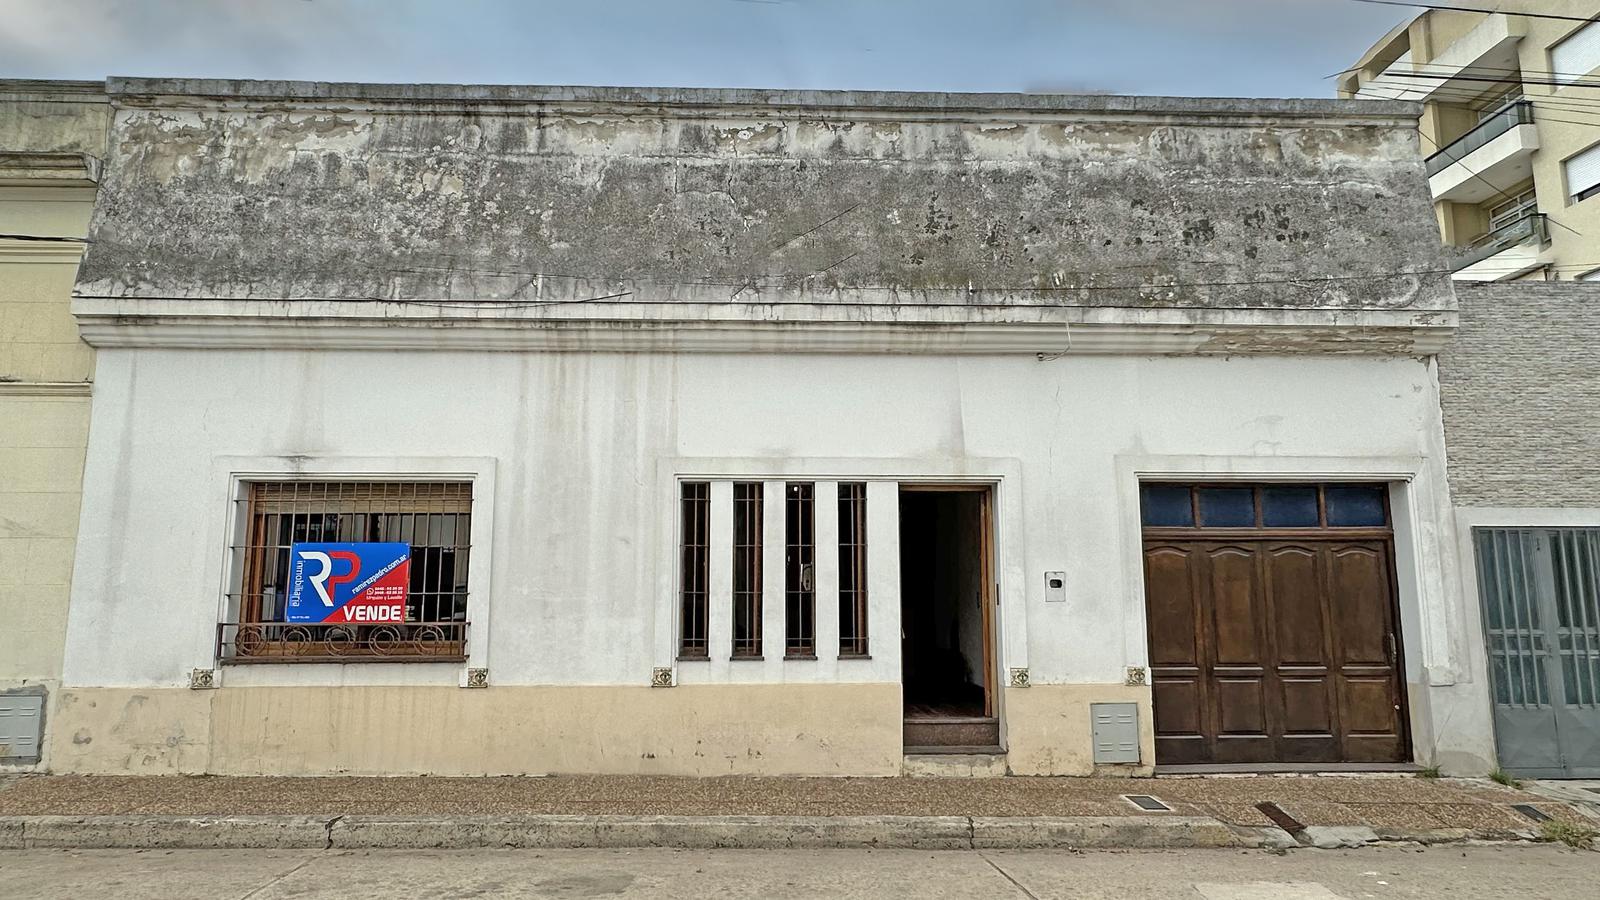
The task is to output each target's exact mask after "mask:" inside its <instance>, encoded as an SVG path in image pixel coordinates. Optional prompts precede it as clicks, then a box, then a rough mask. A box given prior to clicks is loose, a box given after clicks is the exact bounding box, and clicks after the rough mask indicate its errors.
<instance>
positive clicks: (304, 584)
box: [283, 543, 411, 624]
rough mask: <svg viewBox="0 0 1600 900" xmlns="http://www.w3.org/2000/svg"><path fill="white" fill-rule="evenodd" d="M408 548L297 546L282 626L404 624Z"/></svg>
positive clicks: (292, 553)
mask: <svg viewBox="0 0 1600 900" xmlns="http://www.w3.org/2000/svg"><path fill="white" fill-rule="evenodd" d="M410 583H411V545H410V544H400V543H382V544H379V543H373V544H353V543H328V544H295V545H294V546H293V547H291V548H290V550H289V603H288V606H287V607H286V608H285V609H284V615H283V618H284V621H285V622H305V623H322V624H331V623H335V622H338V623H345V622H355V623H372V622H403V621H405V618H406V588H407V586H408V585H409V584H410Z"/></svg>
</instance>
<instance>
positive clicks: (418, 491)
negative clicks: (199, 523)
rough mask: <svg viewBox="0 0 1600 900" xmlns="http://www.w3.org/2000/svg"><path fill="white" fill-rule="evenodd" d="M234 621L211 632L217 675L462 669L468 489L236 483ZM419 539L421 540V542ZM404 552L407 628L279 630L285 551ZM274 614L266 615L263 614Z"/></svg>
mask: <svg viewBox="0 0 1600 900" xmlns="http://www.w3.org/2000/svg"><path fill="white" fill-rule="evenodd" d="M234 502H235V503H236V504H237V505H236V509H237V510H238V511H239V512H238V527H237V531H236V541H235V543H234V544H233V546H231V547H230V548H229V553H230V556H231V557H232V559H233V568H234V570H235V571H236V572H237V573H238V574H237V577H236V578H235V579H233V580H232V581H231V582H230V584H229V591H228V598H227V599H228V609H229V611H230V612H231V615H230V616H229V617H228V618H231V619H232V620H233V621H223V622H219V623H218V626H217V646H216V658H217V659H218V661H220V662H222V663H224V664H230V665H236V664H249V663H327V662H441V661H465V660H466V658H467V646H466V645H467V630H468V618H467V615H468V609H469V604H468V601H469V599H470V585H469V582H468V578H469V572H470V563H471V552H472V544H471V534H472V507H473V483H472V481H471V480H410V479H386V478H376V477H363V478H336V477H322V478H302V479H294V478H281V477H261V478H249V479H244V480H241V481H240V494H239V496H236V498H235V501H234ZM419 529H423V530H425V531H426V535H425V536H424V540H423V541H421V542H419V541H418V540H417V538H418V536H419ZM317 540H320V541H391V540H393V541H404V542H406V543H409V544H411V545H412V575H411V582H412V590H411V591H410V596H408V598H407V605H406V621H404V622H399V623H382V624H346V623H328V624H323V623H318V624H301V623H290V622H285V621H283V615H282V607H281V605H280V604H281V603H283V602H285V601H286V600H287V590H286V588H287V579H288V565H289V560H288V556H289V550H290V547H291V546H292V545H293V544H294V543H301V542H310V541H317ZM269 603H270V608H269V606H268V604H269Z"/></svg>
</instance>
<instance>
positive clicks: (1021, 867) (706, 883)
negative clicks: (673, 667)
mask: <svg viewBox="0 0 1600 900" xmlns="http://www.w3.org/2000/svg"><path fill="white" fill-rule="evenodd" d="M1597 880H1600V853H1595V852H1582V851H1574V850H1567V849H1564V848H1560V847H1556V846H1550V845H1541V846H1527V845H1493V846H1438V847H1431V848H1427V849H1423V848H1417V847H1411V848H1402V847H1383V848H1366V849H1362V850H1350V851H1313V850H1298V851H1293V852H1290V853H1287V854H1284V855H1274V854H1272V853H1270V852H1265V851H1259V850H1252V851H1237V850H1231V851H1230V850H1195V851H1098V852H1082V853H1079V852H1070V851H1003V852H976V851H946V852H931V853H930V852H922V851H902V850H894V851H887V850H885V851H861V850H816V851H801V850H787V851H783V850H780V851H756V850H721V851H687V850H682V851H680V850H563V851H531V850H474V851H381V852H379V851H373V852H348V851H346V852H340V851H273V850H249V851H220V850H169V851H162V850H147V851H131V850H103V851H92V850H28V851H5V852H0V896H3V897H6V898H8V900H58V898H59V900H67V898H71V900H81V898H86V897H103V898H116V900H143V898H159V900H182V898H190V897H193V898H205V900H277V898H296V900H307V898H346V897H349V898H362V900H388V898H407V900H415V898H434V897H451V898H473V900H478V898H501V897H517V898H562V900H574V898H611V897H619V898H631V897H649V898H676V897H683V898H695V900H707V898H721V897H761V898H789V897H795V898H799V897H871V898H883V897H915V898H920V900H930V898H941V897H983V898H1011V897H1017V898H1025V900H1026V898H1034V900H1045V898H1184V900H1333V898H1345V900H1357V898H1446V897H1448V898H1456V900H1459V898H1497V897H1505V898H1518V900H1528V898H1583V900H1593V898H1594V897H1595V884H1596V881H1597Z"/></svg>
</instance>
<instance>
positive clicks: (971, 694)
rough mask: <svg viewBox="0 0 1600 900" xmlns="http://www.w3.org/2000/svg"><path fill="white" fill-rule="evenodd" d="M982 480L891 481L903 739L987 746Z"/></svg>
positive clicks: (988, 650)
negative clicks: (896, 525)
mask: <svg viewBox="0 0 1600 900" xmlns="http://www.w3.org/2000/svg"><path fill="white" fill-rule="evenodd" d="M989 498H990V493H989V488H988V487H987V486H984V485H901V486H900V622H901V659H902V666H903V669H902V679H903V687H904V696H905V744H906V746H907V747H908V748H918V747H952V746H956V747H966V748H992V747H996V746H998V744H999V735H1000V729H999V721H998V719H997V718H996V716H995V709H994V706H995V704H994V699H995V692H994V680H995V679H994V669H995V666H994V649H993V647H994V644H993V631H994V623H993V612H992V609H991V589H992V585H993V583H994V579H993V578H992V577H991V575H990V572H991V568H990V566H991V563H990V549H989V548H990V543H991V541H990V525H989V523H990V513H989V502H990V501H989Z"/></svg>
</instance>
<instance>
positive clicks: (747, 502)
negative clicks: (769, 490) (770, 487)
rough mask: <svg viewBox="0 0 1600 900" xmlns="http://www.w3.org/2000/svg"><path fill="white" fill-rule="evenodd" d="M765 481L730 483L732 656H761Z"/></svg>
mask: <svg viewBox="0 0 1600 900" xmlns="http://www.w3.org/2000/svg"><path fill="white" fill-rule="evenodd" d="M766 487H767V486H766V484H765V483H764V482H760V481H735V482H734V483H733V581H732V584H733V610H732V612H733V646H732V648H731V649H730V653H731V655H732V658H733V659H760V658H761V632H762V629H761V617H762V615H763V611H762V576H763V572H764V568H765V567H764V565H763V563H764V561H765V557H766V540H765V533H764V532H763V530H762V521H763V519H764V516H763V507H764V506H765V504H766Z"/></svg>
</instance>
